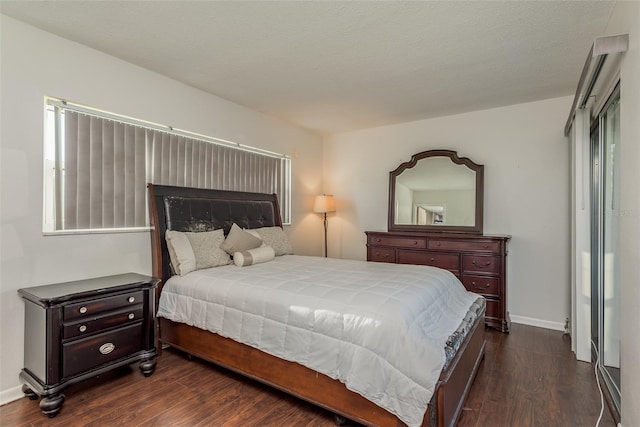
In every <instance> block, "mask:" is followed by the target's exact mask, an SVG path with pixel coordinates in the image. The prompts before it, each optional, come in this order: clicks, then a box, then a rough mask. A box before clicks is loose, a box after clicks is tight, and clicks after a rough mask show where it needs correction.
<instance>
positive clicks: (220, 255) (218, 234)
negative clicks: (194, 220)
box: [165, 229, 231, 276]
mask: <svg viewBox="0 0 640 427" xmlns="http://www.w3.org/2000/svg"><path fill="white" fill-rule="evenodd" d="M165 239H166V240H167V248H168V250H169V257H170V258H171V265H172V266H173V270H174V271H175V272H176V273H177V274H179V275H180V276H184V275H185V274H187V273H190V272H192V271H194V270H201V269H203V268H211V267H217V266H220V265H227V264H231V258H229V255H228V254H227V253H226V252H224V251H223V250H221V249H220V244H222V242H223V241H224V231H223V230H222V229H220V230H214V231H205V232H202V233H190V232H187V233H185V232H181V231H174V230H167V232H166V234H165Z"/></svg>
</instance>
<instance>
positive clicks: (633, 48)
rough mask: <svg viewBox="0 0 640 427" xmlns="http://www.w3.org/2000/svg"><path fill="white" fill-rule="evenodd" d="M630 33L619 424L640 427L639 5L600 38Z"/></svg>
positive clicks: (625, 9)
mask: <svg viewBox="0 0 640 427" xmlns="http://www.w3.org/2000/svg"><path fill="white" fill-rule="evenodd" d="M621 33H629V50H628V51H627V52H626V53H625V54H624V57H623V62H622V68H621V71H620V79H621V85H620V91H621V92H620V128H621V129H620V137H621V143H620V212H621V217H620V247H619V250H618V253H619V254H620V284H621V304H620V314H621V324H622V330H621V331H620V332H621V333H620V338H621V343H620V350H621V356H620V358H621V360H620V364H621V372H622V380H621V383H622V384H621V385H622V425H623V426H625V427H632V426H640V404H639V402H640V333H639V332H638V324H639V322H638V313H640V190H639V189H638V186H639V183H640V167H639V165H640V120H638V118H639V117H640V3H638V2H617V3H616V6H615V8H614V11H613V14H612V16H611V19H610V21H609V25H608V27H607V31H606V33H605V34H604V35H613V34H621Z"/></svg>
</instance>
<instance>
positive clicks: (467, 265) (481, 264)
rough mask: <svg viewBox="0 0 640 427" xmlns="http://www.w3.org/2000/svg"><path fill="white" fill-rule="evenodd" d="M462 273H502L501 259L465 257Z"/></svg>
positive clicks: (493, 257) (478, 256)
mask: <svg viewBox="0 0 640 427" xmlns="http://www.w3.org/2000/svg"><path fill="white" fill-rule="evenodd" d="M462 271H463V272H465V273H466V272H473V273H491V274H499V273H500V257H497V256H481V255H463V256H462Z"/></svg>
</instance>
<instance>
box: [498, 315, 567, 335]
mask: <svg viewBox="0 0 640 427" xmlns="http://www.w3.org/2000/svg"><path fill="white" fill-rule="evenodd" d="M509 317H510V318H511V322H513V323H520V324H521V325H529V326H537V327H538V328H545V329H553V330H554V331H562V332H564V323H562V322H551V321H549V320H542V319H535V318H533V317H525V316H518V315H514V314H509Z"/></svg>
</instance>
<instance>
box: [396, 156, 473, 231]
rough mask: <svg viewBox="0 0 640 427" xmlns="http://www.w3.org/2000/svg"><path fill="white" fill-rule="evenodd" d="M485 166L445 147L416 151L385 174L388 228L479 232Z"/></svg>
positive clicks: (397, 229)
mask: <svg viewBox="0 0 640 427" xmlns="http://www.w3.org/2000/svg"><path fill="white" fill-rule="evenodd" d="M483 190H484V166H483V165H479V164H477V163H474V162H473V161H471V160H470V159H468V158H466V157H458V153H457V152H455V151H450V150H430V151H423V152H422V153H418V154H415V155H413V156H412V157H411V160H410V161H408V162H405V163H402V164H401V165H400V166H398V167H397V168H396V169H395V170H394V171H392V172H390V176H389V231H425V232H427V231H428V232H434V231H437V232H447V233H479V234H480V233H482V214H483V203H484V193H483Z"/></svg>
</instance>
